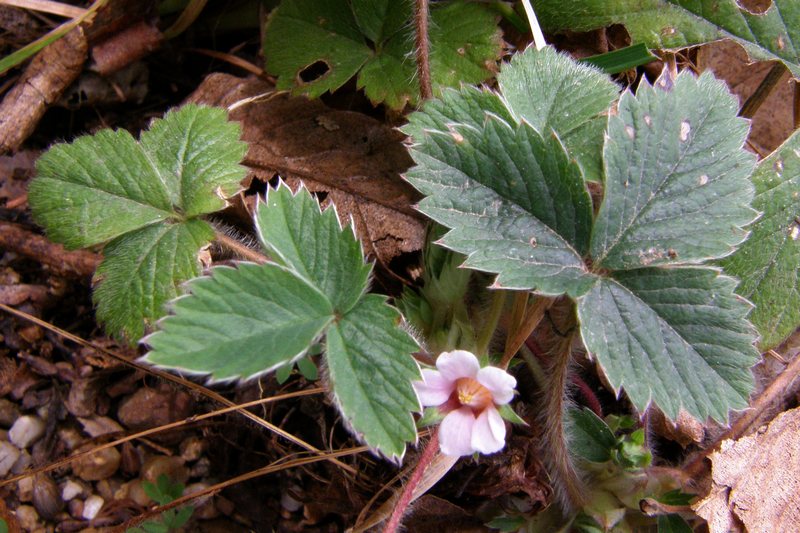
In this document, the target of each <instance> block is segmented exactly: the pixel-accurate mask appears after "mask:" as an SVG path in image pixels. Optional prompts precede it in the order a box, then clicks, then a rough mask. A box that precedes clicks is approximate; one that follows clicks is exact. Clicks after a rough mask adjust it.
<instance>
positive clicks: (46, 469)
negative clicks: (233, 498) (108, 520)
mask: <svg viewBox="0 0 800 533" xmlns="http://www.w3.org/2000/svg"><path fill="white" fill-rule="evenodd" d="M322 392H325V389H322V388H320V387H317V388H314V389H307V390H302V391H297V392H289V393H286V394H280V395H278V396H272V397H270V398H261V399H259V400H253V401H250V402H246V403H242V404H237V405H235V406H233V407H226V408H224V409H218V410H216V411H211V412H209V413H204V414H202V415H194V416H190V417H189V418H186V419H184V420H180V421H178V422H172V423H170V424H164V425H163V426H159V427H156V428H150V429H146V430H144V431H140V432H138V433H133V434H131V435H127V436H125V437H120V438H118V439H116V440H113V441H111V442H107V443H105V444H100V445H98V446H96V447H94V448H92V449H91V450H85V451H82V452H78V453H76V454H73V455H70V456H69V457H64V458H62V459H59V460H58V461H56V462H54V463H50V464H48V465H44V466H41V467H39V468H34V469H33V470H27V471H25V472H23V473H22V474H18V475H16V476H14V477H12V478H9V479H4V480H2V481H0V487H3V486H5V485H9V484H11V483H14V482H15V481H19V480H20V479H23V478H26V477H30V476H35V475H36V474H43V473H45V472H50V471H52V470H55V469H57V468H61V467H62V466H64V465H67V464H69V463H72V462H73V461H77V460H78V459H80V458H82V457H86V456H87V455H92V454H94V453H97V452H100V451H103V450H105V449H106V448H113V447H115V446H119V445H120V444H124V443H126V442H129V441H132V440H136V439H142V438H144V437H147V436H150V435H153V434H155V433H161V432H163V431H169V430H171V429H176V428H179V427H183V426H186V425H188V424H193V423H195V422H200V421H201V420H205V419H207V418H212V417H215V416H219V415H224V414H226V413H230V412H233V411H239V410H240V409H245V408H247V407H253V406H256V405H263V404H267V403H272V402H277V401H280V400H288V399H289V398H297V397H300V396H310V395H312V394H319V393H322Z"/></svg>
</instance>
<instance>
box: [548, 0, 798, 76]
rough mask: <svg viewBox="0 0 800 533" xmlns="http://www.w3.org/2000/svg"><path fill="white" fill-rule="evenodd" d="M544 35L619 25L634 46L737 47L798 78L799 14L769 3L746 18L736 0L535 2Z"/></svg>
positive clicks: (787, 0)
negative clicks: (729, 42) (731, 43)
mask: <svg viewBox="0 0 800 533" xmlns="http://www.w3.org/2000/svg"><path fill="white" fill-rule="evenodd" d="M534 5H535V8H536V14H537V15H538V17H539V22H540V23H541V24H542V27H543V28H544V30H545V31H550V32H557V31H559V30H575V31H589V30H594V29H597V28H601V27H603V26H610V25H612V24H623V25H624V26H625V28H626V29H627V30H628V33H630V35H631V39H632V41H633V42H634V43H640V42H641V43H645V44H647V46H649V47H650V48H684V47H686V46H691V45H695V44H702V43H706V42H710V41H717V40H719V39H725V38H728V39H733V40H735V41H737V42H739V43H740V44H742V45H743V46H744V47H745V49H746V50H747V51H748V53H749V54H750V55H751V56H752V57H753V58H754V59H780V60H781V61H783V62H784V64H785V65H786V66H787V67H788V68H789V69H790V70H791V71H792V73H793V74H794V76H795V77H797V76H800V46H798V44H797V43H800V9H797V3H796V0H772V2H771V5H770V6H769V9H767V10H766V11H765V12H764V13H751V12H750V11H748V10H747V8H746V7H744V6H743V5H742V2H739V1H737V0H692V1H689V0H634V1H631V0H581V1H580V2H578V1H572V2H565V1H563V0H535V1H534Z"/></svg>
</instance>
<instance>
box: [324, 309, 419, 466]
mask: <svg viewBox="0 0 800 533" xmlns="http://www.w3.org/2000/svg"><path fill="white" fill-rule="evenodd" d="M400 320H401V316H400V314H399V313H398V312H397V311H396V310H395V309H393V308H391V307H389V306H388V305H386V298H385V297H383V296H379V295H376V294H368V295H366V296H364V298H362V299H361V301H360V302H359V303H358V305H356V306H355V307H354V308H353V309H352V310H351V311H350V312H349V313H347V314H346V315H345V316H344V317H342V319H341V320H339V321H337V322H335V323H334V324H332V325H331V327H330V328H329V330H328V336H327V352H326V356H327V361H328V372H329V375H330V380H331V384H332V385H333V394H334V398H335V400H336V403H337V404H338V405H339V407H340V408H341V410H342V413H343V415H344V417H345V419H346V420H347V421H348V423H349V424H351V425H352V427H353V429H354V430H355V431H356V432H357V433H360V434H362V435H363V439H364V440H365V441H366V442H367V443H369V445H370V446H371V447H373V448H375V449H377V450H380V452H381V453H383V454H384V455H386V456H387V457H390V458H395V457H396V458H400V457H402V456H403V454H404V453H405V443H406V442H407V441H411V442H414V441H416V436H417V432H416V428H415V426H414V419H413V418H412V417H411V416H410V414H409V412H410V411H420V410H421V407H420V404H419V400H418V399H417V395H416V393H415V392H414V389H413V387H412V386H411V381H412V380H414V379H418V378H419V369H418V367H417V364H416V362H415V361H414V359H413V358H412V357H410V355H409V354H411V353H412V352H414V351H416V350H417V343H416V342H415V341H414V340H413V339H412V338H411V336H410V335H409V334H408V333H406V332H405V330H403V329H401V328H398V327H397V326H398V325H399V323H400Z"/></svg>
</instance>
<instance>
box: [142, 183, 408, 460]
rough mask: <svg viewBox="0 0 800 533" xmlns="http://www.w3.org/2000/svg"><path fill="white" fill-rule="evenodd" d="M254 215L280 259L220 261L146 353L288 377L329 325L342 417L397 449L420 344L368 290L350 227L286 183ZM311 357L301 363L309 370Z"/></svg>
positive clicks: (208, 369) (392, 453) (163, 361)
mask: <svg viewBox="0 0 800 533" xmlns="http://www.w3.org/2000/svg"><path fill="white" fill-rule="evenodd" d="M255 222H256V226H257V229H258V234H259V239H260V240H261V242H262V245H263V246H264V250H265V251H266V252H267V253H268V254H269V255H270V256H271V257H272V259H273V260H274V261H275V262H274V263H266V264H263V265H254V264H251V263H242V264H240V265H239V266H238V268H236V269H232V268H229V267H216V268H214V269H212V271H211V276H210V277H203V278H198V279H195V280H193V281H191V282H190V283H189V285H188V286H189V292H190V294H189V295H187V296H185V297H182V298H178V299H177V300H175V301H174V303H173V304H172V307H173V314H171V315H170V316H167V317H166V318H164V319H163V320H161V321H160V322H159V326H160V330H159V331H157V332H156V333H154V334H153V335H151V336H149V337H148V338H147V343H148V344H149V345H150V347H151V349H152V350H151V351H150V353H148V354H147V356H146V360H147V361H148V362H150V363H153V364H155V365H159V366H162V367H166V368H174V369H178V370H182V371H189V372H193V373H199V374H206V375H210V377H211V379H213V380H226V379H235V378H249V377H252V376H254V375H257V374H261V373H264V372H267V371H270V370H273V369H276V368H278V367H282V368H283V369H284V370H283V371H282V376H281V377H287V376H288V372H290V369H291V367H288V368H287V366H288V365H290V364H292V362H293V361H298V359H300V357H302V356H303V355H304V354H306V353H307V352H308V350H309V348H311V347H312V345H313V343H315V342H316V341H317V340H318V339H319V338H321V337H322V336H323V335H326V337H327V353H326V357H327V366H328V369H329V375H330V379H331V391H332V393H333V395H334V397H335V398H336V400H337V402H338V404H339V407H340V409H341V411H342V414H343V416H344V418H345V419H346V420H347V422H348V423H349V425H350V426H351V427H352V429H353V431H354V432H355V433H356V435H358V436H360V437H363V439H364V440H365V441H366V443H367V444H368V445H369V446H371V447H372V448H374V449H376V450H379V451H380V452H381V453H383V454H385V455H387V456H389V457H396V458H399V457H402V455H403V451H404V449H405V443H406V442H407V441H413V440H415V439H416V432H415V430H414V421H413V418H412V417H411V411H419V410H420V407H419V403H418V401H417V397H416V393H415V392H414V389H413V387H412V385H411V381H412V380H414V379H418V378H419V377H420V376H419V369H418V367H417V364H416V362H415V361H414V358H413V357H412V354H413V352H414V351H415V350H416V349H417V344H416V342H415V341H414V340H413V338H412V337H411V336H410V335H409V334H408V333H406V332H405V331H404V330H403V329H401V328H399V322H400V319H401V317H400V315H399V313H398V312H397V311H396V310H395V309H393V308H391V307H389V306H388V305H386V301H385V298H384V297H380V296H376V295H365V292H366V289H367V286H368V283H369V279H368V278H369V274H370V272H371V266H370V265H368V264H366V263H365V261H364V254H363V252H362V250H361V248H360V245H359V244H358V240H357V239H356V237H355V235H354V234H353V231H352V230H351V229H350V228H342V227H341V225H340V223H339V219H338V217H337V216H336V211H335V209H332V208H331V209H327V210H325V211H321V210H320V207H319V204H318V203H317V202H316V200H314V198H312V196H311V194H310V193H309V192H308V191H307V190H306V189H305V188H301V189H300V190H299V191H298V192H297V194H292V191H291V190H290V189H289V188H288V187H287V186H285V185H284V184H279V186H278V188H277V189H275V190H270V191H269V192H268V194H267V198H266V200H265V201H264V202H259V203H258V206H257V208H256V216H255ZM301 364H304V363H301V362H300V361H298V366H300V365H301ZM311 367H312V368H309V366H308V365H304V366H302V367H301V369H305V370H303V372H304V375H306V376H311V375H312V374H313V373H314V372H315V370H316V369H314V368H313V363H311Z"/></svg>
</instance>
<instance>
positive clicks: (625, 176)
mask: <svg viewBox="0 0 800 533" xmlns="http://www.w3.org/2000/svg"><path fill="white" fill-rule="evenodd" d="M665 72H666V71H665ZM736 112H737V103H736V100H735V98H734V97H733V96H731V95H730V94H729V93H728V90H727V88H726V86H725V84H724V83H722V82H720V81H717V80H715V79H714V78H713V77H712V76H711V75H710V74H703V75H702V76H700V77H699V78H695V77H694V76H693V75H691V74H689V73H687V72H682V73H681V74H679V75H678V76H677V78H676V79H675V80H674V81H673V80H672V79H671V78H670V77H669V74H667V73H665V74H662V76H661V77H660V78H659V80H658V81H657V82H656V84H655V86H650V85H649V84H647V83H642V84H641V85H640V86H639V89H638V91H637V92H636V96H633V95H632V94H630V93H625V94H623V95H622V98H621V99H620V102H619V106H618V114H617V116H614V117H610V118H609V130H608V137H607V139H606V145H605V150H604V158H605V166H606V181H605V185H606V189H605V196H604V198H603V203H602V205H601V207H600V212H599V214H598V216H597V220H596V222H595V226H594V232H593V234H592V246H591V252H592V257H593V260H594V264H595V266H596V267H597V266H602V267H603V268H607V269H631V268H639V267H646V266H655V265H665V264H686V263H700V262H703V261H706V260H708V259H713V258H716V257H720V256H723V255H727V254H729V253H731V252H732V251H733V250H734V247H735V246H736V245H737V244H738V243H740V242H741V241H742V240H743V239H744V237H745V235H746V232H745V230H743V229H742V227H743V226H745V225H747V224H748V223H750V222H751V221H752V220H753V218H754V216H755V211H753V210H752V209H751V208H750V207H749V204H750V201H751V199H752V196H753V187H752V185H751V183H750V182H749V180H748V179H747V178H748V177H749V176H750V173H751V172H752V170H753V166H754V162H755V158H754V156H753V155H751V154H749V153H748V152H746V151H744V150H742V145H743V144H744V141H745V137H746V136H747V127H748V126H747V121H746V120H744V119H741V118H737V117H736Z"/></svg>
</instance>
